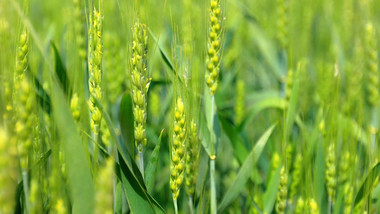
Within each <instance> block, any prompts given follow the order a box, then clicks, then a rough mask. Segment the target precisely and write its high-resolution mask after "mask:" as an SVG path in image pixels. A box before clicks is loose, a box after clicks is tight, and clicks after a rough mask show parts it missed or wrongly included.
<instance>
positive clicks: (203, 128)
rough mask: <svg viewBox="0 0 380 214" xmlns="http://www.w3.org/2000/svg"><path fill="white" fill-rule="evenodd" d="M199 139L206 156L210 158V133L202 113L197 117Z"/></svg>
mask: <svg viewBox="0 0 380 214" xmlns="http://www.w3.org/2000/svg"><path fill="white" fill-rule="evenodd" d="M199 137H200V139H201V143H202V146H203V148H204V149H205V151H206V153H207V155H208V156H211V145H210V141H211V133H210V130H209V128H208V127H207V122H206V119H205V116H204V114H203V112H200V117H199Z"/></svg>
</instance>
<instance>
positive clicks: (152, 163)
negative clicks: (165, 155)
mask: <svg viewBox="0 0 380 214" xmlns="http://www.w3.org/2000/svg"><path fill="white" fill-rule="evenodd" d="M163 133H164V129H162V131H161V133H160V136H159V137H158V140H157V144H156V146H155V147H154V150H153V152H152V154H151V155H150V158H149V162H148V164H147V166H146V169H145V183H146V188H147V189H148V192H150V193H151V192H152V189H153V184H154V178H155V174H156V168H157V162H158V158H159V155H160V147H161V138H162V134H163Z"/></svg>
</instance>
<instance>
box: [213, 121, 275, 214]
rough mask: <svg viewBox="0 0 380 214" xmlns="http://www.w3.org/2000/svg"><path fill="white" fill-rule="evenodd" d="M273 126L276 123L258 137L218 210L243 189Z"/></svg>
mask: <svg viewBox="0 0 380 214" xmlns="http://www.w3.org/2000/svg"><path fill="white" fill-rule="evenodd" d="M275 126H276V125H272V126H271V127H269V129H268V130H267V131H266V132H265V133H264V134H263V135H262V136H261V137H260V139H259V140H258V142H257V143H256V145H255V146H254V147H253V149H252V150H251V152H250V153H249V155H248V157H247V158H246V160H245V161H244V164H243V165H242V167H241V168H240V170H239V172H238V174H237V176H236V178H235V180H234V181H233V183H232V185H231V186H230V187H229V188H228V190H227V192H226V194H225V195H224V197H223V199H222V202H221V203H220V205H219V207H218V212H221V211H223V209H224V208H226V207H227V206H228V205H229V204H230V203H231V202H232V201H233V200H234V199H235V198H236V197H237V196H238V195H239V194H240V192H241V191H242V190H243V188H244V186H245V184H246V182H247V181H248V179H249V176H250V174H251V172H252V170H253V169H254V167H255V165H256V163H257V161H258V160H259V158H260V155H261V153H262V151H263V150H264V147H265V145H266V143H267V141H268V139H269V136H270V135H271V134H272V132H273V129H274V128H275Z"/></svg>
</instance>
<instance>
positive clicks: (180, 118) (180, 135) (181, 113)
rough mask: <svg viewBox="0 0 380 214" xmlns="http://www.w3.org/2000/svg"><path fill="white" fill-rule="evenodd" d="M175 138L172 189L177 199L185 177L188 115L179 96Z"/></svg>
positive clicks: (171, 170) (171, 169)
mask: <svg viewBox="0 0 380 214" xmlns="http://www.w3.org/2000/svg"><path fill="white" fill-rule="evenodd" d="M174 111H175V112H174V124H173V140H172V145H171V154H170V156H171V162H170V189H171V190H172V193H173V199H174V200H176V199H177V198H178V195H179V191H180V188H181V185H182V182H183V179H184V170H185V151H186V117H185V107H184V105H183V102H182V99H181V98H178V99H177V102H176V105H175V110H174Z"/></svg>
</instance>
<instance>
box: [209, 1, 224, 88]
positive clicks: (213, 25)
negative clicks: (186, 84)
mask: <svg viewBox="0 0 380 214" xmlns="http://www.w3.org/2000/svg"><path fill="white" fill-rule="evenodd" d="M221 33H222V11H221V8H220V0H211V9H210V29H209V35H208V44H207V58H206V67H207V72H206V83H207V86H208V87H209V88H210V93H211V95H214V94H215V91H216V89H217V88H218V76H219V70H220V56H221V53H220V50H221V48H220V47H221Z"/></svg>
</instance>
